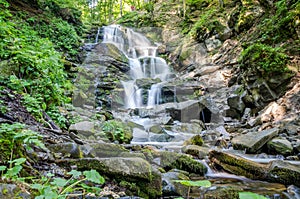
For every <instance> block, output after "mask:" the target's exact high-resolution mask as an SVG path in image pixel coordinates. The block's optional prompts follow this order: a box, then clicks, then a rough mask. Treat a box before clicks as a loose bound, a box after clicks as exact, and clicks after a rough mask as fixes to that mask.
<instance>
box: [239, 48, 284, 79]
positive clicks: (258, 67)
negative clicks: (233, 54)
mask: <svg viewBox="0 0 300 199" xmlns="http://www.w3.org/2000/svg"><path fill="white" fill-rule="evenodd" d="M287 62H288V56H287V55H286V54H284V53H283V50H282V49H281V48H273V47H272V46H268V45H264V44H261V43H255V44H252V45H250V46H249V47H248V48H246V49H245V50H243V52H242V53H241V57H240V59H239V63H240V66H241V68H243V69H245V70H251V71H254V72H257V73H259V74H262V75H268V74H271V73H284V72H287V71H288V68H287Z"/></svg>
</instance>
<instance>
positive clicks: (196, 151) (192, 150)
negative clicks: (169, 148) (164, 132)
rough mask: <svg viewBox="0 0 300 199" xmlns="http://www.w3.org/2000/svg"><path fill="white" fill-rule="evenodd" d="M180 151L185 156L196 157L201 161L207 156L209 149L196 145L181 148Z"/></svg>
mask: <svg viewBox="0 0 300 199" xmlns="http://www.w3.org/2000/svg"><path fill="white" fill-rule="evenodd" d="M182 151H183V152H184V153H186V154H189V155H193V156H196V157H198V158H199V159H203V158H205V157H206V156H207V155H208V153H209V148H207V147H202V146H198V145H187V146H185V147H183V148H182Z"/></svg>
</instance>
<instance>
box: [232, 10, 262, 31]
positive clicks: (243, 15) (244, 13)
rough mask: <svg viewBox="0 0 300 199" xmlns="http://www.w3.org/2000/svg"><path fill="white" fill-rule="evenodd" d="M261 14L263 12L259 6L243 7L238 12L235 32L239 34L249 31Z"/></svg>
mask: <svg viewBox="0 0 300 199" xmlns="http://www.w3.org/2000/svg"><path fill="white" fill-rule="evenodd" d="M263 13H264V10H263V9H262V8H261V7H260V6H253V5H251V6H249V5H248V6H247V7H243V9H242V10H241V11H240V14H239V17H238V20H237V24H236V26H235V31H236V32H238V33H239V32H242V31H246V30H248V29H250V28H251V27H252V26H253V24H254V23H255V20H256V19H258V18H259V17H260V16H262V15H263Z"/></svg>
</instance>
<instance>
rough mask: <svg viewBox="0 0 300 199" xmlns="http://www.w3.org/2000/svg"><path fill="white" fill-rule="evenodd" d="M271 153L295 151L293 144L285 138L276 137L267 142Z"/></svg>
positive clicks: (285, 153) (286, 153)
mask: <svg viewBox="0 0 300 199" xmlns="http://www.w3.org/2000/svg"><path fill="white" fill-rule="evenodd" d="M267 146H268V150H269V152H270V153H271V154H282V155H290V154H291V153H292V152H293V146H292V144H291V143H290V142H289V141H288V140H287V139H285V138H280V137H277V138H274V139H272V140H271V141H269V142H268V143H267Z"/></svg>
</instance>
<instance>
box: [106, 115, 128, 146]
mask: <svg viewBox="0 0 300 199" xmlns="http://www.w3.org/2000/svg"><path fill="white" fill-rule="evenodd" d="M102 131H103V132H104V133H105V134H106V136H107V137H108V138H109V139H110V140H111V141H118V142H120V143H124V142H125V143H129V142H130V140H131V138H132V137H131V136H128V134H130V128H129V127H127V126H125V125H124V124H123V123H122V122H120V121H117V120H109V121H106V122H105V123H104V124H103V126H102Z"/></svg>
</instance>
